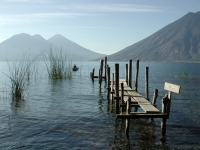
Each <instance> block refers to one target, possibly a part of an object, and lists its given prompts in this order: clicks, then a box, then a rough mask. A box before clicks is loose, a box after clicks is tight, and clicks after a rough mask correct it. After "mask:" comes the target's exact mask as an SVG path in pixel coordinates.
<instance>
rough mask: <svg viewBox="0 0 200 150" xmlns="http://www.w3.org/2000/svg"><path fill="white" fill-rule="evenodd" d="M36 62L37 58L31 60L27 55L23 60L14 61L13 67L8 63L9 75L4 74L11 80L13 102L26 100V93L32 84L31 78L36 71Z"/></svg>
mask: <svg viewBox="0 0 200 150" xmlns="http://www.w3.org/2000/svg"><path fill="white" fill-rule="evenodd" d="M35 61H36V58H34V59H31V57H30V56H29V55H27V54H24V55H23V57H22V58H21V60H19V61H13V63H12V65H11V64H10V63H9V62H8V61H7V64H8V69H9V75H8V74H6V73H4V74H5V75H6V76H7V77H8V78H9V79H10V82H11V95H12V99H13V100H24V98H25V91H26V90H27V88H28V86H29V84H30V76H31V75H32V74H33V73H34V71H35V70H36V67H35V66H34V62H35Z"/></svg>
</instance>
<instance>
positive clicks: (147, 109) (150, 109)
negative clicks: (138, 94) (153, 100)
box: [139, 103, 160, 113]
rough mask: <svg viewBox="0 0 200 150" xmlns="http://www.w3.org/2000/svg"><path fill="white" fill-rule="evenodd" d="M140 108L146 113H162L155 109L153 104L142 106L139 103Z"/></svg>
mask: <svg viewBox="0 0 200 150" xmlns="http://www.w3.org/2000/svg"><path fill="white" fill-rule="evenodd" d="M139 105H140V107H141V108H142V109H143V110H144V111H145V113H159V112H160V111H159V110H158V109H157V108H156V107H154V106H153V105H152V104H146V103H145V104H141V103H139Z"/></svg>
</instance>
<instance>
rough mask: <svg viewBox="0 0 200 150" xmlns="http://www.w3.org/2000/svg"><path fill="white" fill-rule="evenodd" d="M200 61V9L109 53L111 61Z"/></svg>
mask: <svg viewBox="0 0 200 150" xmlns="http://www.w3.org/2000/svg"><path fill="white" fill-rule="evenodd" d="M129 59H132V60H136V59H139V60H141V61H200V12H197V13H191V12H190V13H188V14H186V15H185V16H183V17H182V18H180V19H178V20H177V21H175V22H173V23H171V24H169V25H167V26H165V27H164V28H162V29H161V30H159V31H157V32H156V33H154V34H152V35H151V36H149V37H147V38H145V39H143V40H141V41H139V42H137V43H135V44H133V45H130V46H128V47H126V48H124V49H123V50H121V51H118V52H117V53H115V54H112V55H110V56H108V60H111V61H127V60H129Z"/></svg>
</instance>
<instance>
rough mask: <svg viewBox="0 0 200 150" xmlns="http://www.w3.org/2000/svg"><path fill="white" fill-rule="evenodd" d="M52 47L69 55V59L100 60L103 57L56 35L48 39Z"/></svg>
mask: <svg viewBox="0 0 200 150" xmlns="http://www.w3.org/2000/svg"><path fill="white" fill-rule="evenodd" d="M48 42H50V43H51V44H52V45H54V46H56V47H57V48H60V49H61V48H62V49H63V50H66V51H68V52H69V53H70V55H71V57H73V58H76V59H80V60H85V59H86V60H92V59H94V58H100V57H102V56H104V55H102V54H99V53H96V52H93V51H91V50H89V49H86V48H84V47H82V46H80V45H78V44H76V43H75V42H72V41H70V40H68V39H67V38H65V37H64V36H62V35H60V34H57V35H55V36H53V37H52V38H50V39H48Z"/></svg>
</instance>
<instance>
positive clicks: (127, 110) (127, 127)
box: [125, 96, 131, 136]
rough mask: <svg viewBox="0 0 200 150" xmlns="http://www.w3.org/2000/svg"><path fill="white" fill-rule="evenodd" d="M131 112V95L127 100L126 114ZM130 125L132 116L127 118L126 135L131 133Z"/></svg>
mask: <svg viewBox="0 0 200 150" xmlns="http://www.w3.org/2000/svg"><path fill="white" fill-rule="evenodd" d="M130 112H131V97H130V96H129V97H128V100H127V101H126V114H127V115H129V114H130ZM129 126H130V118H126V128H125V133H126V136H128V135H129Z"/></svg>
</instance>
